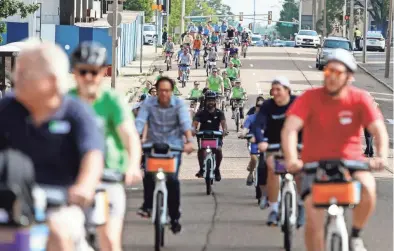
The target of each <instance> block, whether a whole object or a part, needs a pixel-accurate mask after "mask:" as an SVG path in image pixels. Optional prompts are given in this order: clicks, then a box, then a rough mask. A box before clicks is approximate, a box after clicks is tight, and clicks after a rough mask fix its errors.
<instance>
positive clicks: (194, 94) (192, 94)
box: [189, 89, 202, 98]
mask: <svg viewBox="0 0 394 251" xmlns="http://www.w3.org/2000/svg"><path fill="white" fill-rule="evenodd" d="M189 95H190V97H192V98H199V97H201V95H202V90H199V89H192V90H191V91H190V93H189Z"/></svg>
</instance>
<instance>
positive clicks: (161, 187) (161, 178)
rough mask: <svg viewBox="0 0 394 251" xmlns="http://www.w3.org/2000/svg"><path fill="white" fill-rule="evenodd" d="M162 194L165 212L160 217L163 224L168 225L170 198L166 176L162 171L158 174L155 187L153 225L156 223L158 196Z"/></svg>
mask: <svg viewBox="0 0 394 251" xmlns="http://www.w3.org/2000/svg"><path fill="white" fill-rule="evenodd" d="M158 193H162V194H163V209H162V210H163V212H162V214H161V215H160V222H161V224H163V225H164V224H166V223H167V196H168V191H167V186H166V180H165V175H164V173H163V172H162V171H159V172H158V173H157V174H156V185H155V190H154V192H153V208H152V223H155V220H156V204H157V203H158V201H157V199H156V198H157V194H158Z"/></svg>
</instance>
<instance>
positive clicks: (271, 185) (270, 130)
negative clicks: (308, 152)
mask: <svg viewBox="0 0 394 251" xmlns="http://www.w3.org/2000/svg"><path fill="white" fill-rule="evenodd" d="M271 86H272V95H273V96H274V98H273V99H269V100H267V101H265V102H264V103H263V106H262V107H261V108H260V111H259V113H258V114H257V118H256V127H255V129H256V132H255V135H256V143H257V144H258V147H259V150H260V152H266V150H267V148H268V145H269V144H280V143H281V140H280V133H281V129H282V127H283V123H284V120H285V116H284V114H285V113H286V111H287V110H288V108H289V107H290V105H291V104H292V103H293V102H294V100H296V96H293V95H291V89H290V82H289V80H288V79H287V78H285V77H277V78H275V79H274V80H273V81H272V84H271ZM263 128H264V135H263V134H262V133H261V130H262V129H263ZM299 140H300V142H301V137H300V138H299ZM274 154H275V153H273V152H267V153H266V163H267V168H268V170H267V171H268V173H267V175H268V176H267V189H268V199H269V206H270V213H269V215H268V220H267V225H277V224H278V196H279V190H280V188H279V176H278V175H276V174H275V164H274ZM299 178H300V177H299V175H298V176H296V179H297V185H298V188H299V186H300V182H299ZM298 190H300V189H298ZM298 212H299V213H298V219H297V227H301V226H302V225H303V223H304V222H303V221H304V208H303V206H302V201H301V200H298Z"/></svg>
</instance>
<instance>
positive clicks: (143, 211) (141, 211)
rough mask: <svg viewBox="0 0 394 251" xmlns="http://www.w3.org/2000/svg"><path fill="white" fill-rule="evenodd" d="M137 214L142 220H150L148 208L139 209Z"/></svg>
mask: <svg viewBox="0 0 394 251" xmlns="http://www.w3.org/2000/svg"><path fill="white" fill-rule="evenodd" d="M137 214H138V215H139V216H141V217H142V218H150V217H151V210H150V209H148V208H144V207H140V208H139V209H138V211H137Z"/></svg>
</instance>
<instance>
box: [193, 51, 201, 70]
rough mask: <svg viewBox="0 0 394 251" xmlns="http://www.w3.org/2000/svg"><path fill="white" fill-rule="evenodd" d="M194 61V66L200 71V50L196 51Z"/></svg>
mask: <svg viewBox="0 0 394 251" xmlns="http://www.w3.org/2000/svg"><path fill="white" fill-rule="evenodd" d="M193 61H194V64H195V66H196V69H198V66H199V64H200V50H197V49H195V50H194V58H193Z"/></svg>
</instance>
